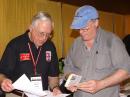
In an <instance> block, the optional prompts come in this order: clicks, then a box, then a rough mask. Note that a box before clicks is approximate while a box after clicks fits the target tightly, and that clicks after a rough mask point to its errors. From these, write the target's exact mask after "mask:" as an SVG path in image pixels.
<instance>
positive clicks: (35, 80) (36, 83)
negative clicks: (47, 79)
mask: <svg viewBox="0 0 130 97" xmlns="http://www.w3.org/2000/svg"><path fill="white" fill-rule="evenodd" d="M31 83H32V84H33V85H34V86H35V87H36V88H37V89H39V90H43V88H42V78H41V76H35V77H31Z"/></svg>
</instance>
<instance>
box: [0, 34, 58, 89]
mask: <svg viewBox="0 0 130 97" xmlns="http://www.w3.org/2000/svg"><path fill="white" fill-rule="evenodd" d="M28 43H29V44H30V47H31V50H32V54H33V56H34V60H36V59H37V56H38V53H39V49H37V48H36V46H35V45H34V43H32V42H31V41H30V39H29V37H28V33H25V34H23V35H20V36H18V37H16V38H14V39H13V40H11V41H10V42H9V43H8V45H7V47H6V50H5V52H4V54H3V56H2V58H1V61H0V73H3V74H5V75H6V76H7V77H9V78H10V79H11V80H12V81H15V80H17V79H18V78H19V77H20V76H21V75H22V74H24V73H25V74H26V75H27V76H28V77H29V78H30V77H31V76H34V66H33V61H32V57H31V54H30V50H29V46H28ZM36 72H37V74H39V75H41V77H42V84H43V89H44V90H47V89H48V76H51V77H57V76H58V75H59V68H58V57H57V53H56V48H55V46H54V44H53V43H52V42H51V41H50V40H47V41H46V43H44V44H43V45H42V46H41V51H40V55H39V59H38V62H37V65H36Z"/></svg>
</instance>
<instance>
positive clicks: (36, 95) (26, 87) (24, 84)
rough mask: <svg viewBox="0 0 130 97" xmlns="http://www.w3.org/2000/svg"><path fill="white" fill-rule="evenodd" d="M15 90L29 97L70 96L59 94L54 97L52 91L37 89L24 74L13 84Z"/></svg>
mask: <svg viewBox="0 0 130 97" xmlns="http://www.w3.org/2000/svg"><path fill="white" fill-rule="evenodd" d="M13 87H14V89H17V90H20V91H23V92H24V93H25V94H26V95H27V96H28V97H66V96H68V95H70V94H59V95H56V96H53V94H52V92H50V91H42V90H39V88H36V87H35V86H34V85H33V84H32V83H31V81H30V80H29V79H28V78H27V76H26V75H25V74H23V75H22V76H21V77H20V78H19V79H18V80H16V81H15V82H14V83H13Z"/></svg>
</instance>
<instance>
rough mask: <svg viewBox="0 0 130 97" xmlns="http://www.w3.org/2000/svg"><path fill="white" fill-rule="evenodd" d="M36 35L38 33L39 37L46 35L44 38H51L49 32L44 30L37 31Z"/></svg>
mask: <svg viewBox="0 0 130 97" xmlns="http://www.w3.org/2000/svg"><path fill="white" fill-rule="evenodd" d="M37 35H38V36H39V37H46V38H51V37H52V35H51V34H49V33H45V32H37Z"/></svg>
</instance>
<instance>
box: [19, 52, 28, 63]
mask: <svg viewBox="0 0 130 97" xmlns="http://www.w3.org/2000/svg"><path fill="white" fill-rule="evenodd" d="M25 60H31V58H30V53H21V54H20V61H25Z"/></svg>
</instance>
